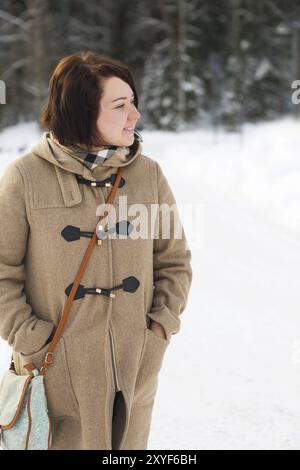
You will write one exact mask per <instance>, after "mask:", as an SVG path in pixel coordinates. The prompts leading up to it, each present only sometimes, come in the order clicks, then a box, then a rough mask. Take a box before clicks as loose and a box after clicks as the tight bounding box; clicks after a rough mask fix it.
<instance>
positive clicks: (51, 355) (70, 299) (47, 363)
mask: <svg viewBox="0 0 300 470" xmlns="http://www.w3.org/2000/svg"><path fill="white" fill-rule="evenodd" d="M122 174H123V167H119V168H118V173H117V177H116V180H115V183H114V185H113V187H112V189H111V191H110V193H109V196H108V198H107V201H106V205H109V204H111V203H112V202H113V200H114V198H115V195H116V192H117V188H118V187H119V183H120V181H121V177H122ZM107 215H108V211H107V210H105V211H104V212H103V214H102V215H101V216H100V218H99V220H98V222H97V225H96V227H95V230H94V234H93V237H92V238H91V241H90V242H89V244H88V247H87V249H86V252H85V254H84V256H83V259H82V261H81V264H80V267H79V270H78V272H77V274H76V277H75V280H74V283H73V286H72V289H71V292H70V294H69V296H68V298H67V300H66V303H65V306H64V310H63V313H62V316H61V319H60V321H59V324H58V327H57V329H56V332H55V335H54V337H53V339H52V341H51V343H50V345H49V348H48V351H47V353H46V356H45V359H44V363H43V365H42V367H41V369H40V373H41V374H42V375H45V373H46V371H47V369H48V367H49V366H50V364H52V363H53V361H54V349H55V347H56V345H57V343H58V341H59V339H60V337H61V334H62V332H63V329H64V327H65V324H66V322H67V319H68V316H69V313H70V310H71V306H72V302H73V299H74V297H75V294H76V291H77V289H78V286H79V284H80V280H81V278H82V276H83V274H84V272H85V269H86V267H87V264H88V261H89V259H90V257H91V254H92V251H93V249H94V247H95V245H96V244H97V233H96V229H97V226H98V224H99V223H100V222H101V221H102V220H103V219H104V218H105V217H107ZM26 366H28V370H30V371H31V370H32V363H31V362H30V363H28V364H26V365H24V367H25V368H27V367H26Z"/></svg>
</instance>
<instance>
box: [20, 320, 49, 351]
mask: <svg viewBox="0 0 300 470" xmlns="http://www.w3.org/2000/svg"><path fill="white" fill-rule="evenodd" d="M55 328H56V327H55V325H53V323H51V322H48V321H46V320H38V321H37V322H36V323H35V325H34V329H30V328H28V329H27V330H26V331H24V332H23V331H22V332H19V334H17V335H16V337H15V342H14V345H13V349H14V351H16V352H21V353H22V354H34V353H35V352H37V351H39V350H40V349H41V348H42V347H43V346H45V345H46V343H47V340H48V338H49V336H50V335H51V334H52V333H53V331H54V329H55Z"/></svg>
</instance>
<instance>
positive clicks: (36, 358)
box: [15, 337, 79, 418]
mask: <svg viewBox="0 0 300 470" xmlns="http://www.w3.org/2000/svg"><path fill="white" fill-rule="evenodd" d="M48 348H49V344H46V345H45V346H43V348H41V349H40V350H39V351H37V352H35V353H34V354H23V353H17V358H16V365H17V367H16V372H17V373H18V374H21V375H24V374H28V371H27V370H26V369H24V365H25V364H27V363H28V362H33V363H34V364H35V366H36V367H37V368H38V369H39V370H40V368H41V366H42V364H43V362H44V359H45V356H46V353H47V351H48ZM15 354H16V353H15ZM44 384H45V391H46V397H47V405H48V413H49V416H50V417H55V418H57V417H78V416H79V406H78V402H77V399H76V396H75V393H74V390H73V387H72V382H71V377H70V373H69V368H68V362H67V357H66V350H65V343H64V338H63V337H61V338H60V339H59V342H58V344H57V346H56V348H55V350H54V362H53V364H51V365H50V366H49V367H48V369H47V371H46V374H45V376H44Z"/></svg>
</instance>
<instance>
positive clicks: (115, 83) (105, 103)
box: [97, 77, 141, 147]
mask: <svg viewBox="0 0 300 470" xmlns="http://www.w3.org/2000/svg"><path fill="white" fill-rule="evenodd" d="M103 87H104V93H103V96H102V98H101V100H100V110H99V115H98V119H97V128H98V130H99V131H100V132H101V135H102V137H103V139H104V140H105V142H103V144H104V145H107V144H108V145H117V146H121V147H128V146H130V145H132V144H133V142H134V133H133V131H134V128H135V126H136V123H137V121H138V120H139V119H140V117H141V115H140V113H139V112H138V110H137V109H136V107H135V105H134V95H133V90H132V88H131V87H130V86H129V85H128V83H127V82H124V81H123V80H121V79H120V78H118V77H110V78H107V79H105V80H104V82H103ZM126 127H132V131H127V130H125V128H126Z"/></svg>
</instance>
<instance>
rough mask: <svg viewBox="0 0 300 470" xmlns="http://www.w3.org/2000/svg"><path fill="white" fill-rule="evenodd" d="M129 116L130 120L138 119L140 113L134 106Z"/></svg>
mask: <svg viewBox="0 0 300 470" xmlns="http://www.w3.org/2000/svg"><path fill="white" fill-rule="evenodd" d="M129 116H130V120H132V121H133V120H138V119H140V117H141V113H139V111H138V110H137V109H136V108H135V107H134V109H133V110H132V111H131V113H130V114H129Z"/></svg>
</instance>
